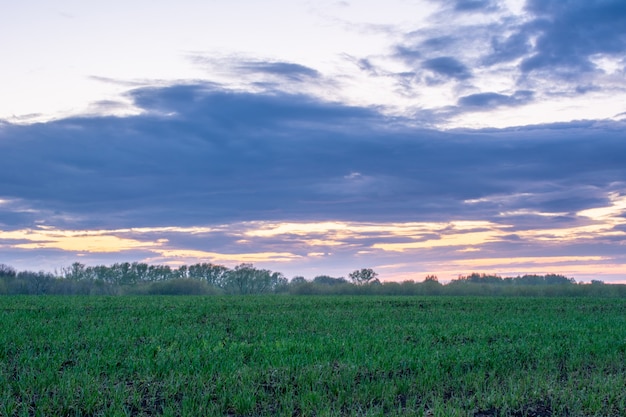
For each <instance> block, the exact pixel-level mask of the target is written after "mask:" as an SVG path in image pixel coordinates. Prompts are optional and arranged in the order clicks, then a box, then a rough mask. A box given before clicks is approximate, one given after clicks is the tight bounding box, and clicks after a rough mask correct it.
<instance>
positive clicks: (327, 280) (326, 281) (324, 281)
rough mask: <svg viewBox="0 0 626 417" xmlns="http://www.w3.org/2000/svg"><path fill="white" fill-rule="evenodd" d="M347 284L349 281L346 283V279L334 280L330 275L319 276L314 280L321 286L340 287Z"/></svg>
mask: <svg viewBox="0 0 626 417" xmlns="http://www.w3.org/2000/svg"><path fill="white" fill-rule="evenodd" d="M347 282H348V281H346V279H345V278H343V277H340V278H333V277H331V276H328V275H318V276H316V277H315V278H313V283H314V284H321V285H339V284H346V283H347Z"/></svg>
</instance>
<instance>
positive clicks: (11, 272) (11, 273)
mask: <svg viewBox="0 0 626 417" xmlns="http://www.w3.org/2000/svg"><path fill="white" fill-rule="evenodd" d="M15 275H16V272H15V269H13V267H11V266H9V265H5V264H0V278H15Z"/></svg>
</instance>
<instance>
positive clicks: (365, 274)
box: [349, 268, 378, 285]
mask: <svg viewBox="0 0 626 417" xmlns="http://www.w3.org/2000/svg"><path fill="white" fill-rule="evenodd" d="M377 276H378V274H377V273H376V272H374V270H373V269H371V268H362V269H357V270H356V271H353V272H351V273H350V275H349V277H350V279H351V280H352V282H353V283H354V284H356V285H363V284H367V283H369V282H370V281H372V280H375V279H376V277H377Z"/></svg>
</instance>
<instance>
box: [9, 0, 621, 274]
mask: <svg viewBox="0 0 626 417" xmlns="http://www.w3.org/2000/svg"><path fill="white" fill-rule="evenodd" d="M0 39H2V42H0V56H2V64H1V65H0V263H4V264H7V265H10V266H13V267H14V268H16V269H18V270H45V271H54V270H58V269H60V268H63V267H66V266H68V265H70V264H71V263H73V262H81V263H84V264H86V265H103V264H104V265H110V264H113V263H116V262H134V261H137V262H147V263H150V264H168V265H171V266H174V267H175V266H178V265H182V264H187V265H190V264H194V263H198V262H211V263H215V264H222V265H226V266H228V267H234V266H235V265H238V264H240V263H253V264H254V265H255V266H257V267H261V268H267V269H270V270H273V271H280V272H283V273H284V274H285V275H286V276H287V277H289V278H291V277H293V276H304V277H305V278H308V279H312V278H313V277H315V276H317V275H331V276H336V277H339V276H344V277H346V276H347V275H348V274H349V273H350V272H351V271H353V270H355V269H360V268H373V269H374V270H375V271H376V272H378V274H379V277H380V279H381V280H383V281H391V280H408V279H412V280H416V281H420V280H422V279H424V277H425V276H426V275H430V274H434V275H437V276H438V277H439V279H440V280H441V281H449V280H451V279H455V278H456V277H458V276H459V275H461V274H469V273H472V272H482V273H495V274H499V275H502V276H516V275H524V274H548V273H558V274H563V275H566V276H568V277H571V278H574V279H576V280H577V281H583V282H589V281H590V280H592V279H598V280H603V281H605V282H607V283H618V282H621V283H626V2H624V1H623V0H526V1H524V0H499V1H498V0H450V1H435V0H389V1H386V2H384V4H383V3H381V2H378V1H373V0H361V1H325V0H320V1H298V0H289V1H287V0H266V1H263V2H258V1H257V2H253V1H249V0H231V1H225V0H203V1H200V0H179V1H177V2H171V1H164V0H151V1H147V0H131V1H123V2H122V1H120V0H110V1H107V2H84V1H72V0H58V1H49V0H46V1H43V0H26V1H21V2H5V3H3V4H2V5H0Z"/></svg>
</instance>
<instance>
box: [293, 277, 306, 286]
mask: <svg viewBox="0 0 626 417" xmlns="http://www.w3.org/2000/svg"><path fill="white" fill-rule="evenodd" d="M304 283H306V279H305V278H304V277H301V276H295V277H293V278H291V284H293V285H298V284H304Z"/></svg>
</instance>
